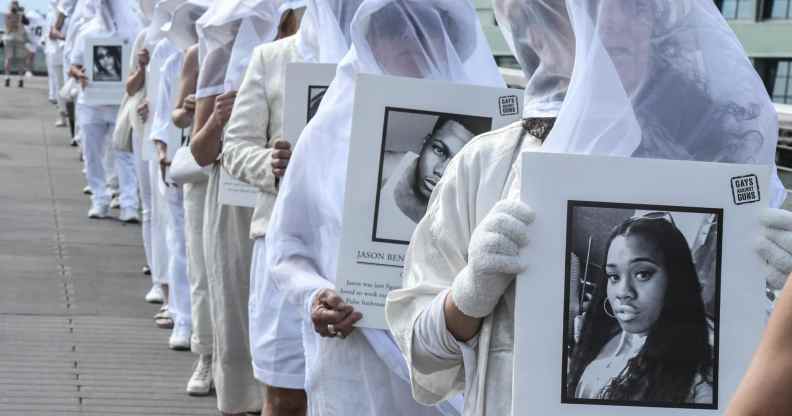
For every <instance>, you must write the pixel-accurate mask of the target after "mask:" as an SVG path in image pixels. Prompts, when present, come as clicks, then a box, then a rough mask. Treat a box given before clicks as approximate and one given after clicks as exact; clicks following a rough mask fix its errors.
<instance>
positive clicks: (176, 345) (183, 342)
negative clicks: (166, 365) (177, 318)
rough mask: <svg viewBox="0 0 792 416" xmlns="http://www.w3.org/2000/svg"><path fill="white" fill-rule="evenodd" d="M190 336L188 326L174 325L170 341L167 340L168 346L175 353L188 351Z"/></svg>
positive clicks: (190, 332)
mask: <svg viewBox="0 0 792 416" xmlns="http://www.w3.org/2000/svg"><path fill="white" fill-rule="evenodd" d="M191 336H192V331H191V330H190V327H189V326H183V325H175V326H174V327H173V331H171V336H170V339H168V346H169V347H170V349H172V350H176V351H189V350H190V337H191Z"/></svg>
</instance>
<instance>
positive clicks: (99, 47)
mask: <svg viewBox="0 0 792 416" xmlns="http://www.w3.org/2000/svg"><path fill="white" fill-rule="evenodd" d="M129 54H130V45H129V42H127V41H126V40H123V39H120V38H108V37H95V38H88V39H86V59H85V69H86V75H87V76H88V85H87V86H86V88H85V91H84V98H85V100H86V102H87V104H89V105H119V104H120V103H121V99H122V98H123V96H124V82H125V81H126V79H127V76H128V75H129Z"/></svg>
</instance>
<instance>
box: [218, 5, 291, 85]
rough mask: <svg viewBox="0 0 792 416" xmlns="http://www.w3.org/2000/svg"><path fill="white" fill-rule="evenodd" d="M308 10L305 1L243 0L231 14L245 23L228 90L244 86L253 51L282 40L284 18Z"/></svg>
mask: <svg viewBox="0 0 792 416" xmlns="http://www.w3.org/2000/svg"><path fill="white" fill-rule="evenodd" d="M303 6H304V1H302V0H289V1H276V0H247V1H246V0H241V1H239V3H238V4H237V7H236V10H234V11H233V12H231V13H229V14H231V15H234V16H237V17H239V18H240V19H241V21H242V23H241V24H240V26H239V32H238V33H237V35H236V39H234V46H233V48H232V49H231V58H230V62H229V65H228V70H227V71H226V75H225V82H224V90H225V91H237V90H239V87H240V85H241V84H242V78H243V77H244V76H245V71H246V70H247V67H248V64H250V58H251V56H252V54H253V49H255V48H256V47H257V46H259V45H261V44H263V43H267V42H271V41H273V40H275V38H276V37H277V36H278V28H279V26H280V22H281V16H282V15H283V14H284V13H286V12H287V11H288V10H291V9H292V8H299V7H303Z"/></svg>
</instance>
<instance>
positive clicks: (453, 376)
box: [385, 123, 541, 416]
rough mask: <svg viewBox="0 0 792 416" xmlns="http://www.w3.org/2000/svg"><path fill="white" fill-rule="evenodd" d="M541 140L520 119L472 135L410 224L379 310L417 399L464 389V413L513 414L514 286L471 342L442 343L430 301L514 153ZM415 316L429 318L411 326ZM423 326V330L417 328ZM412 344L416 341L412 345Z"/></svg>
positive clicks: (510, 174) (503, 183)
mask: <svg viewBox="0 0 792 416" xmlns="http://www.w3.org/2000/svg"><path fill="white" fill-rule="evenodd" d="M540 145H541V142H540V141H539V140H538V139H536V138H535V137H533V136H531V135H529V134H527V133H525V131H524V129H523V128H522V125H521V123H515V124H512V125H510V126H507V127H505V128H503V129H500V130H496V131H493V132H490V133H487V134H484V135H481V136H479V137H476V138H475V139H473V140H472V141H471V142H470V143H468V144H467V146H465V148H464V149H463V150H462V152H460V153H459V154H458V155H457V156H456V157H455V158H454V159H453V160H452V162H451V163H450V164H449V166H448V169H447V170H446V172H445V174H444V175H443V179H442V180H441V181H440V183H439V184H438V185H437V188H436V189H435V191H434V193H433V195H432V198H431V200H430V202H429V208H428V211H427V213H426V216H425V217H424V218H423V220H422V221H421V222H420V224H419V225H418V227H417V228H416V229H415V233H414V234H413V238H412V242H411V244H410V248H409V249H408V252H407V259H406V261H405V272H404V285H403V289H400V290H396V291H393V292H391V293H390V295H389V296H388V301H387V304H386V307H385V310H386V315H387V319H388V324H389V325H390V329H391V331H392V332H393V334H394V336H395V338H396V342H397V343H398V344H399V347H400V348H401V350H402V352H403V353H404V354H405V355H406V357H407V364H408V366H409V367H410V372H411V382H412V389H413V395H414V396H415V398H416V400H418V401H419V402H421V403H424V404H434V403H438V402H440V401H442V400H444V399H447V398H449V397H451V396H452V395H455V394H458V393H460V392H464V396H465V406H464V415H493V416H494V415H510V414H511V390H512V367H513V363H512V356H513V349H514V285H512V286H510V287H509V289H507V291H506V294H505V295H504V296H503V298H502V299H501V301H500V302H499V303H498V305H497V306H496V308H495V311H494V312H493V313H492V315H490V316H488V317H486V318H485V319H484V322H483V325H482V327H481V331H480V332H479V335H478V338H477V339H474V340H472V342H468V343H459V342H455V341H453V340H451V342H450V343H449V342H447V341H448V340H449V337H451V336H450V334H449V333H448V332H447V330H446V328H445V320H444V318H443V317H442V308H440V309H439V310H438V308H430V306H432V304H433V301H435V300H436V298H437V297H438V296H442V297H444V296H445V294H446V293H447V290H448V289H449V288H450V287H451V283H452V282H453V280H454V279H455V278H456V276H457V275H459V273H460V272H461V271H462V270H463V269H464V268H465V267H466V266H467V255H468V253H467V250H468V244H469V242H470V237H471V235H472V233H473V230H474V229H475V228H476V226H477V225H478V223H479V222H481V220H482V219H484V217H485V216H486V215H487V214H488V213H489V211H490V210H491V209H492V207H493V206H494V205H495V203H496V202H498V201H499V200H500V199H502V197H503V196H505V195H506V193H507V191H508V189H509V185H510V184H511V183H512V182H513V181H514V180H515V175H516V172H515V171H514V170H513V168H512V167H513V166H514V165H515V163H516V162H517V161H518V159H519V158H518V155H519V152H520V150H521V149H522V150H536V149H538V148H539V146H540ZM435 305H437V303H435ZM438 315H439V316H438ZM419 319H422V320H423V319H426V320H427V321H423V322H422V323H423V324H422V325H416V322H418V320H419ZM427 322H433V323H438V324H437V325H426V323H427ZM421 330H423V331H426V333H419V332H416V331H421ZM440 334H445V335H443V336H441V335H440ZM443 341H445V342H443ZM415 343H420V344H419V345H418V347H417V348H416V347H415V345H416V344H415ZM449 347H450V348H449Z"/></svg>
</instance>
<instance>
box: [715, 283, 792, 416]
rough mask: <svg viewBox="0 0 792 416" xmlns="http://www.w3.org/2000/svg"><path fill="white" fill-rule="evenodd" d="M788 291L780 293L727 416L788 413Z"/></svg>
mask: <svg viewBox="0 0 792 416" xmlns="http://www.w3.org/2000/svg"><path fill="white" fill-rule="evenodd" d="M790 346H792V290H790V288H787V289H786V290H784V291H783V292H782V295H781V297H780V298H779V299H778V301H777V303H776V307H775V310H774V311H773V314H772V316H771V317H770V322H769V324H768V327H767V330H766V331H765V334H764V339H763V340H762V343H761V345H760V346H759V350H758V351H757V352H756V355H755V356H754V358H753V362H752V363H751V367H750V368H749V369H748V373H747V374H746V375H745V378H743V380H742V383H741V384H740V387H739V388H738V389H737V394H736V395H735V396H734V399H733V400H732V402H731V404H730V405H729V409H728V410H727V412H726V415H727V416H769V415H788V414H792V394H790V392H792V388H791V386H792V349H791V348H790Z"/></svg>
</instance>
